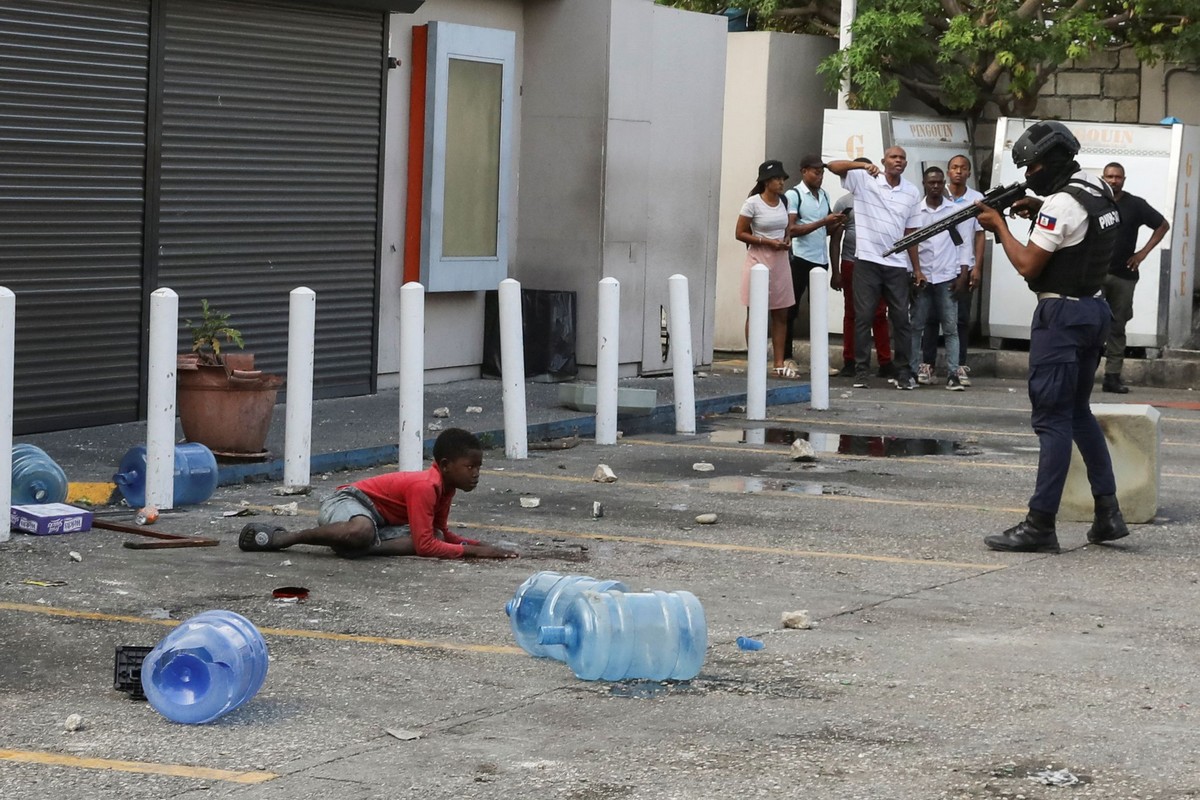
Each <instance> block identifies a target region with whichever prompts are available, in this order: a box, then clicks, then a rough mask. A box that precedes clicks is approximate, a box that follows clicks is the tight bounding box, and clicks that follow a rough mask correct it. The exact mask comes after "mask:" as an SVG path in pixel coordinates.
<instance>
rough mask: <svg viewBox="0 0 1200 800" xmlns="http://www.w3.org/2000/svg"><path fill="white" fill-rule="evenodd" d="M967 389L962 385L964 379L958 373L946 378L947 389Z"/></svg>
mask: <svg viewBox="0 0 1200 800" xmlns="http://www.w3.org/2000/svg"><path fill="white" fill-rule="evenodd" d="M966 390H967V389H966V387H965V386H963V385H962V381H960V380H959V379H958V375H956V374H955V375H951V376H950V377H949V378H946V391H949V392H965V391H966Z"/></svg>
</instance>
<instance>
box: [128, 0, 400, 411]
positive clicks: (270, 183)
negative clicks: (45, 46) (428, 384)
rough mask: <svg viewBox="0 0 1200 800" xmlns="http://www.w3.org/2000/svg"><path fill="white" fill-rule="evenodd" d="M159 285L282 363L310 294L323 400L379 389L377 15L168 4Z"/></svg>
mask: <svg viewBox="0 0 1200 800" xmlns="http://www.w3.org/2000/svg"><path fill="white" fill-rule="evenodd" d="M162 13H163V28H162V42H163V47H162V51H163V63H162V73H161V75H162V101H161V102H162V106H161V117H162V134H161V162H160V164H161V166H160V175H159V180H160V192H159V207H158V209H157V213H158V220H159V225H158V230H157V232H156V234H155V233H152V234H151V235H152V236H154V235H156V237H157V238H156V241H157V248H156V251H155V256H156V257H157V265H156V266H157V284H158V285H159V286H169V287H171V288H172V289H174V290H175V291H176V292H178V293H179V297H180V316H181V317H184V318H187V317H191V316H195V315H196V314H197V312H198V309H199V305H200V300H201V298H207V299H208V300H209V302H210V304H211V305H213V306H214V307H216V308H218V309H220V310H222V311H228V312H230V313H231V314H232V318H231V320H230V321H231V323H232V324H233V325H234V326H235V327H237V328H239V329H240V330H241V331H242V333H243V335H244V337H245V340H246V349H247V350H248V351H253V352H254V353H255V354H256V356H257V359H258V362H257V363H258V366H260V367H261V368H263V369H266V370H269V371H273V372H281V373H282V372H283V371H284V370H285V367H286V362H287V322H288V318H287V315H288V293H289V292H290V291H291V290H292V289H294V288H296V287H297V286H307V287H309V288H311V289H313V290H314V291H315V292H316V293H317V332H316V336H317V353H316V368H315V370H316V375H315V380H316V385H317V393H318V395H319V396H331V395H346V394H353V393H365V392H369V391H372V390H373V388H374V378H375V374H374V373H375V370H374V363H375V336H376V334H375V307H376V292H377V290H376V285H377V275H376V273H377V270H376V265H377V263H378V254H377V250H378V238H379V234H378V205H379V193H380V192H379V186H380V170H379V157H380V135H381V133H380V132H381V98H382V86H383V73H384V68H385V63H384V56H385V53H384V32H385V15H384V14H382V13H379V12H369V11H360V10H353V9H335V8H320V7H312V6H295V5H287V4H275V3H257V2H255V3H251V2H228V1H227V0H163V3H162Z"/></svg>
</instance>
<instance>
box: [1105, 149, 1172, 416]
mask: <svg viewBox="0 0 1200 800" xmlns="http://www.w3.org/2000/svg"><path fill="white" fill-rule="evenodd" d="M1102 177H1103V178H1104V182H1105V183H1107V184H1108V185H1109V187H1111V188H1112V192H1113V199H1114V200H1116V201H1117V208H1119V209H1120V210H1121V226H1120V227H1119V228H1118V229H1117V242H1116V245H1115V246H1114V247H1113V259H1112V264H1111V265H1110V266H1109V268H1108V277H1106V278H1105V279H1104V299H1105V300H1107V301H1108V305H1109V307H1111V308H1112V314H1113V321H1112V328H1110V329H1109V332H1108V342H1107V344H1106V345H1105V348H1104V384H1103V385H1102V386H1101V388H1102V389H1103V390H1104V391H1106V392H1116V393H1117V394H1128V393H1129V387H1128V386H1126V385H1125V384H1124V383H1123V382H1122V381H1121V367H1122V366H1123V365H1124V362H1125V324H1126V323H1127V322H1129V320H1130V318H1131V317H1133V290H1134V289H1136V288H1137V279H1138V267H1140V266H1141V264H1142V261H1144V260H1145V258H1146V256H1148V255H1149V254H1150V251H1151V250H1153V249H1154V247H1155V246H1156V245H1157V244H1158V243H1159V242H1161V241H1162V238H1163V237H1164V236H1166V235H1167V231H1169V230H1170V229H1171V226H1170V224H1169V223H1168V222H1167V221H1166V220H1165V219H1163V215H1162V214H1160V213H1158V212H1157V211H1155V210H1154V208H1152V207H1151V205H1150V204H1149V203H1147V202H1146V201H1145V200H1143V199H1142V198H1140V197H1137V196H1136V195H1132V194H1130V193H1129V192H1127V191H1125V168H1124V167H1123V166H1121V165H1120V164H1118V163H1117V162H1115V161H1114V162H1112V163H1111V164H1108V165H1106V166H1105V167H1104V175H1103V176H1102ZM1143 225H1145V226H1146V227H1147V228H1151V229H1153V231H1154V233H1152V234H1150V240H1149V241H1148V242H1146V246H1145V247H1143V248H1142V249H1141V250H1138V249H1137V238H1138V229H1139V228H1141V227H1142V226H1143ZM1135 251H1136V252H1135Z"/></svg>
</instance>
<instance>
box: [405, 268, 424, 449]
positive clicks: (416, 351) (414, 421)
mask: <svg viewBox="0 0 1200 800" xmlns="http://www.w3.org/2000/svg"><path fill="white" fill-rule="evenodd" d="M424 435H425V287H424V286H422V285H421V284H419V283H417V282H416V281H410V282H409V283H406V284H404V285H403V286H401V287H400V465H399V467H400V471H401V472H416V471H417V470H420V469H421V468H422V466H423V463H424V459H425V440H424Z"/></svg>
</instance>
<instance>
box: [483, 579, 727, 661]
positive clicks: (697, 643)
mask: <svg viewBox="0 0 1200 800" xmlns="http://www.w3.org/2000/svg"><path fill="white" fill-rule="evenodd" d="M504 610H505V611H506V612H507V613H508V616H509V620H510V622H511V624H512V630H513V636H514V637H516V640H517V644H519V645H520V646H521V647H522V649H524V650H525V651H526V652H527V653H529V654H530V655H533V656H537V657H539V658H553V659H556V660H558V661H564V662H566V663H567V665H568V666H570V668H571V670H572V671H573V672H574V673H575V675H576V676H577V677H579V678H582V679H583V680H587V681H594V680H605V681H619V680H626V679H645V680H655V681H662V680H679V681H686V680H691V679H692V678H694V677H696V675H697V674H699V672H700V667H701V666H702V665H703V664H704V655H705V651H706V650H707V648H708V626H707V624H706V623H705V620H704V609H703V608H702V607H701V605H700V601H699V600H697V599H696V596H695V595H694V594H692V593H691V592H660V591H645V592H631V591H629V590H628V589H627V588H626V586H625V585H624V584H623V583H621V582H619V581H601V580H596V579H595V578H592V577H589V576H587V575H560V574H559V573H557V572H538V573H536V574H535V575H533V576H531V577H530V578H529V579H528V580H526V581H525V582H524V583H522V584H521V585H520V587H518V588H517V591H516V593H515V594H514V595H513V598H512V599H511V600H509V601H508V603H507V604H506V605H505V607H504Z"/></svg>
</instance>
